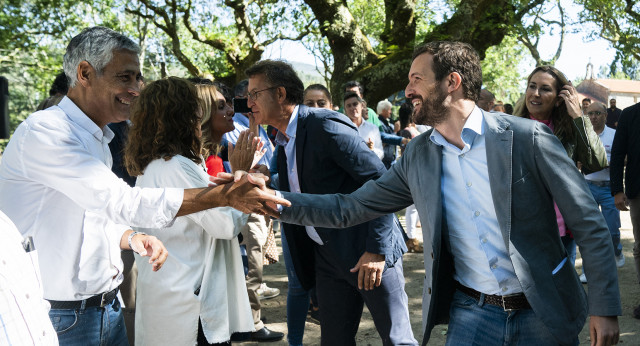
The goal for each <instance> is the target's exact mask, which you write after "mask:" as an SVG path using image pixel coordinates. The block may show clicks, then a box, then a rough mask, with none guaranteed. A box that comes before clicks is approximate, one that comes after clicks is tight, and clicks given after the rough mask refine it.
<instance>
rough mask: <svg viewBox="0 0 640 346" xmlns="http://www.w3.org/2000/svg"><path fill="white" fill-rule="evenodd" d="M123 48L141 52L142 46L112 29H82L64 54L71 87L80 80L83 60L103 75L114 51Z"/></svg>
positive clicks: (64, 67)
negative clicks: (79, 69) (78, 73)
mask: <svg viewBox="0 0 640 346" xmlns="http://www.w3.org/2000/svg"><path fill="white" fill-rule="evenodd" d="M121 49H125V50H129V51H131V52H132V53H135V54H140V47H139V46H138V45H137V44H136V43H135V42H133V41H132V40H131V39H130V38H128V37H127V36H124V35H122V34H120V33H117V32H115V31H113V30H111V29H108V28H105V27H102V26H94V27H91V28H86V29H84V30H82V32H81V33H80V34H78V35H77V36H75V37H74V38H72V39H71V42H69V45H68V46H67V52H66V53H65V54H64V60H63V64H62V67H63V69H64V74H65V75H66V76H67V79H68V80H69V88H73V87H74V86H75V85H76V82H77V81H78V77H77V69H78V65H79V64H80V63H81V62H83V61H86V62H88V63H89V64H91V66H93V68H95V69H96V71H97V73H98V75H101V74H102V71H103V70H104V68H105V66H107V64H108V63H109V62H111V59H112V58H113V51H114V50H121Z"/></svg>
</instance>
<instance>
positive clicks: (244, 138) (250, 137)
mask: <svg viewBox="0 0 640 346" xmlns="http://www.w3.org/2000/svg"><path fill="white" fill-rule="evenodd" d="M263 146H264V145H263V143H262V141H261V140H260V137H255V136H254V132H251V131H250V130H245V131H242V132H240V135H239V136H238V140H237V141H236V144H235V145H229V164H230V165H231V169H232V170H233V171H236V170H244V171H248V170H250V169H251V168H253V167H255V166H256V165H257V164H258V161H260V159H261V158H262V157H263V156H264V154H265V153H266V151H267V149H266V148H263Z"/></svg>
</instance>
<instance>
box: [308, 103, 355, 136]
mask: <svg viewBox="0 0 640 346" xmlns="http://www.w3.org/2000/svg"><path fill="white" fill-rule="evenodd" d="M325 121H335V122H338V123H341V124H344V125H346V126H348V127H351V128H352V129H354V130H356V131H357V128H356V126H355V125H354V124H353V122H352V121H351V119H349V118H348V117H347V116H346V115H344V114H342V113H338V112H336V111H332V110H329V109H324V108H310V107H307V106H305V105H300V108H298V128H301V127H306V126H308V125H310V124H312V125H313V126H314V128H318V127H317V126H319V125H320V124H321V123H323V122H325Z"/></svg>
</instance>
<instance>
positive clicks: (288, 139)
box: [276, 106, 323, 245]
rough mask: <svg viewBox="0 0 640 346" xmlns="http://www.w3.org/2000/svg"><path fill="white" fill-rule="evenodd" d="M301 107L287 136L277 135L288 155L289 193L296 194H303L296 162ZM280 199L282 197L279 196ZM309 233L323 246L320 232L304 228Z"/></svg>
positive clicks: (279, 133) (292, 115) (291, 123)
mask: <svg viewBox="0 0 640 346" xmlns="http://www.w3.org/2000/svg"><path fill="white" fill-rule="evenodd" d="M299 108H300V107H299V106H296V107H295V108H294V109H293V113H292V114H291V118H290V119H289V124H287V131H286V134H282V132H280V131H278V134H277V135H276V143H277V144H278V145H282V146H283V147H284V152H285V154H286V155H287V177H288V178H289V191H291V192H295V193H302V190H300V181H299V178H298V162H297V160H296V132H297V130H298V109H299ZM279 197H282V196H281V195H279ZM278 208H282V206H280V205H279V206H278ZM304 228H305V229H306V231H307V235H308V236H309V238H311V239H312V240H313V241H314V242H316V243H318V244H320V245H323V242H322V239H321V238H320V235H318V232H317V231H316V229H315V228H314V227H313V226H304Z"/></svg>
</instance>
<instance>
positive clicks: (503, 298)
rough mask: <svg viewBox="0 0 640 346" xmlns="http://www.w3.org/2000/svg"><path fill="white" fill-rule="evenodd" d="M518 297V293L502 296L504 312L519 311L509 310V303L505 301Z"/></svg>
mask: <svg viewBox="0 0 640 346" xmlns="http://www.w3.org/2000/svg"><path fill="white" fill-rule="evenodd" d="M517 295H518V294H517V293H516V294H509V295H506V296H500V299H501V300H502V309H503V310H504V311H514V310H517V309H507V303H506V301H505V298H509V297H513V296H517Z"/></svg>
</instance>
